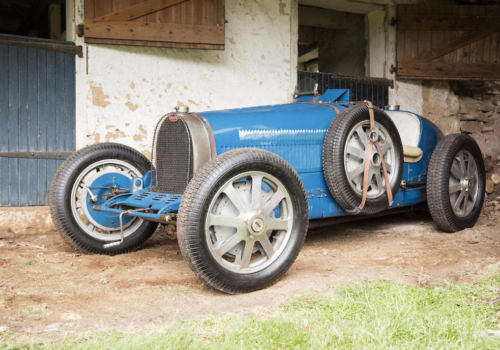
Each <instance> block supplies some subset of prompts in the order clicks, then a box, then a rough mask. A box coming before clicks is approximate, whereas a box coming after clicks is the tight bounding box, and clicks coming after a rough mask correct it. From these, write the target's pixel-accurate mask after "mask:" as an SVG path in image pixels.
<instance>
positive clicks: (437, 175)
mask: <svg viewBox="0 0 500 350" xmlns="http://www.w3.org/2000/svg"><path fill="white" fill-rule="evenodd" d="M485 173H486V172H485V169H484V160H483V156H482V154H481V149H480V148H479V145H478V144H477V142H476V141H475V140H474V139H473V138H472V137H471V136H469V135H464V134H452V135H448V136H446V137H445V138H443V139H442V140H441V141H440V142H439V143H438V144H437V146H436V148H435V149H434V152H432V157H431V160H430V162H429V168H428V171H427V204H428V206H429V211H430V212H431V215H432V218H433V219H434V221H435V222H436V224H437V225H438V226H439V228H440V229H441V230H443V231H445V232H456V231H460V230H463V229H466V228H470V227H473V226H474V225H475V224H476V222H477V220H478V218H479V215H480V214H481V209H482V207H483V202H484V196H485V194H484V189H485V183H486V176H485Z"/></svg>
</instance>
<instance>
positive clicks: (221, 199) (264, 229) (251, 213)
mask: <svg viewBox="0 0 500 350" xmlns="http://www.w3.org/2000/svg"><path fill="white" fill-rule="evenodd" d="M292 226H293V207H292V204H291V199H290V194H289V193H288V191H287V190H286V188H285V187H284V185H283V184H282V183H281V182H280V181H279V180H278V179H277V178H275V177H274V176H272V175H270V174H266V173H263V172H247V173H243V174H241V175H238V176H235V177H233V178H232V179H230V180H229V181H227V182H226V183H225V184H224V185H223V186H222V187H221V189H220V190H219V191H218V193H217V194H216V195H215V196H214V199H213V201H212V203H211V204H210V207H209V210H208V214H207V217H206V224H205V233H206V239H207V242H209V249H210V252H211V253H212V255H213V256H214V258H215V259H216V260H217V261H218V262H219V263H220V264H221V265H222V266H224V267H225V268H227V269H228V270H230V271H233V272H236V273H240V274H245V273H253V272H257V271H261V270H263V269H265V268H266V267H267V266H269V265H270V264H272V263H273V262H274V261H275V260H276V259H277V258H278V257H279V255H280V254H281V253H282V252H283V250H284V247H285V246H286V244H287V242H288V240H289V238H290V234H291V229H292Z"/></svg>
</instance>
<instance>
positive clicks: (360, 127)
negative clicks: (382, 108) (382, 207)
mask: <svg viewBox="0 0 500 350" xmlns="http://www.w3.org/2000/svg"><path fill="white" fill-rule="evenodd" d="M375 129H376V132H377V134H378V141H379V143H380V147H381V149H382V154H380V153H379V151H378V150H377V148H376V147H372V154H371V156H370V160H369V161H370V168H369V169H370V170H369V174H368V191H367V195H366V197H367V198H376V197H378V196H380V195H382V194H384V193H385V190H386V187H385V177H384V170H383V168H382V156H383V157H384V161H385V164H386V168H387V173H388V175H389V181H391V182H392V179H393V178H394V172H393V168H394V164H395V154H394V146H393V142H392V139H391V137H390V136H389V133H388V132H387V130H386V129H385V128H384V127H383V126H382V125H380V123H377V122H375ZM369 134H370V122H369V121H363V122H360V123H359V124H357V125H356V126H354V128H352V130H351V132H350V133H349V135H348V136H347V142H346V144H345V151H344V168H345V172H346V175H347V178H348V181H349V184H350V185H351V187H352V189H354V190H355V191H356V192H357V193H358V194H360V195H362V194H363V180H364V170H365V160H366V148H367V147H368V143H369V140H368V137H369Z"/></svg>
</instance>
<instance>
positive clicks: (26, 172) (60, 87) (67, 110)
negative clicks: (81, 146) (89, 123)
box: [0, 35, 75, 206]
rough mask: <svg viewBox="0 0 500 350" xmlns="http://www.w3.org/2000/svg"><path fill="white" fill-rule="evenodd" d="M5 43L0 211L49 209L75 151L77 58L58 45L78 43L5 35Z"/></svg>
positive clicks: (0, 82)
mask: <svg viewBox="0 0 500 350" xmlns="http://www.w3.org/2000/svg"><path fill="white" fill-rule="evenodd" d="M6 41H12V42H17V45H14V44H7V43H6ZM22 42H27V43H33V45H32V46H30V45H31V44H26V46H25V47H23V46H22V45H23V44H22ZM0 43H2V44H0V206H27V205H46V204H48V192H49V189H50V184H51V182H52V179H53V178H54V175H55V173H56V170H57V169H58V167H59V166H60V165H61V164H62V162H63V161H64V158H65V155H67V154H68V151H74V150H75V54H74V53H67V52H64V50H63V52H59V51H60V50H59V46H58V45H73V44H71V43H64V44H62V43H60V42H54V41H50V40H42V39H29V38H24V37H14V36H4V35H0ZM19 45H21V46H19ZM40 47H43V48H40ZM73 47H74V45H73ZM54 50H55V51H54ZM58 50H59V51H58ZM50 151H52V153H51V152H50ZM54 151H56V152H54ZM57 151H58V152H60V153H59V157H58V156H57V155H56V156H54V154H57ZM50 158H52V159H50Z"/></svg>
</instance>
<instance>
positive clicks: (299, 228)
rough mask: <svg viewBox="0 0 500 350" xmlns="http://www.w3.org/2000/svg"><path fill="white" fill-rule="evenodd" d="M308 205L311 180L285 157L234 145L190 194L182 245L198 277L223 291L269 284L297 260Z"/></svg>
mask: <svg viewBox="0 0 500 350" xmlns="http://www.w3.org/2000/svg"><path fill="white" fill-rule="evenodd" d="M308 209H309V206H308V204H307V195H306V191H305V189H304V185H303V184H302V181H301V179H300V177H299V175H298V174H297V172H296V171H295V170H294V169H293V168H292V166H291V165H290V164H288V163H287V162H286V161H285V160H284V159H283V158H280V157H279V156H277V155H276V154H273V153H271V152H268V151H264V150H261V149H255V148H245V149H237V150H231V151H228V152H225V153H222V154H220V155H218V156H217V157H215V158H214V159H212V160H211V161H210V162H208V163H206V164H205V165H204V166H203V167H202V168H201V169H200V170H198V171H197V172H196V174H195V175H194V177H193V178H192V179H191V181H190V182H189V185H188V187H187V188H186V191H184V195H183V197H182V202H181V205H180V207H179V214H178V216H177V238H178V242H179V248H180V250H181V253H182V255H183V257H184V259H185V260H186V262H187V263H188V265H189V267H190V268H191V269H192V270H193V271H194V272H195V273H196V275H197V276H198V277H200V278H201V279H202V280H203V281H204V282H205V283H206V284H208V285H209V286H211V287H213V288H215V289H217V290H219V291H222V292H225V293H248V292H252V291H256V290H259V289H262V288H266V287H269V286H270V285H272V284H274V283H276V282H277V281H278V280H279V279H280V278H281V277H282V276H283V275H284V274H285V273H286V272H287V271H288V269H289V268H290V266H291V265H292V264H293V262H294V261H295V259H296V258H297V255H298V254H299V252H300V249H301V248H302V244H303V243H304V239H305V236H306V233H307V226H308V219H309V210H308Z"/></svg>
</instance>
